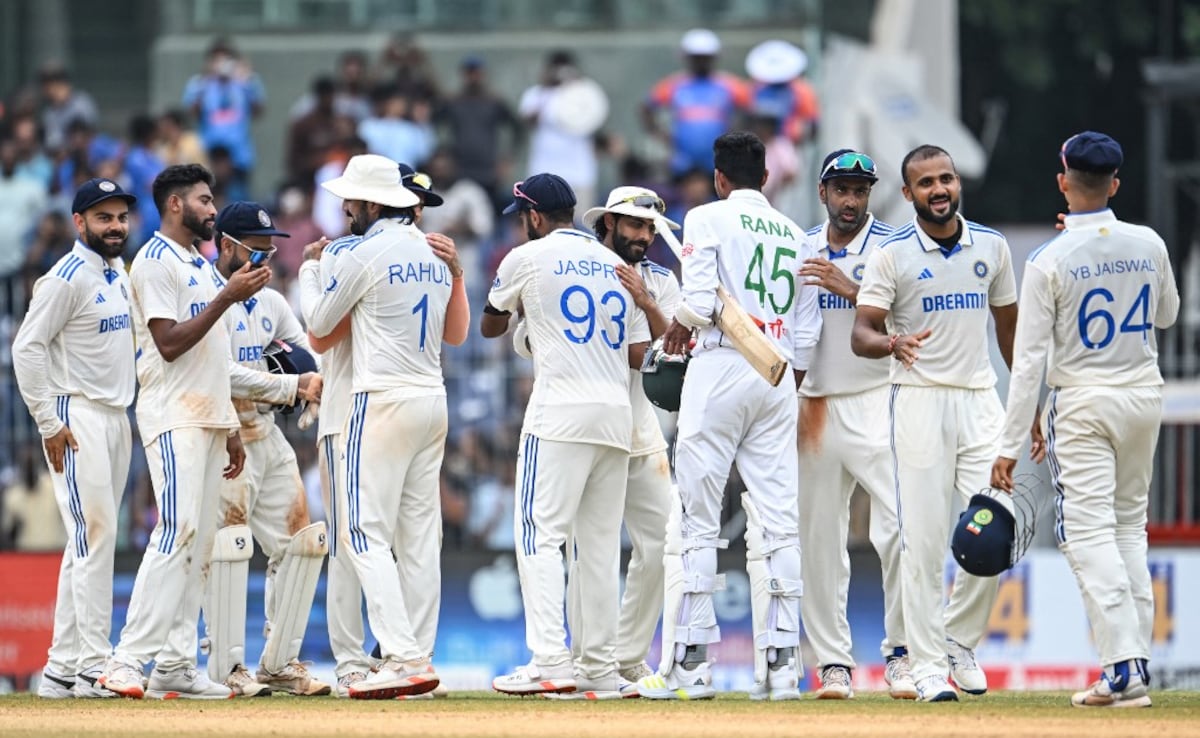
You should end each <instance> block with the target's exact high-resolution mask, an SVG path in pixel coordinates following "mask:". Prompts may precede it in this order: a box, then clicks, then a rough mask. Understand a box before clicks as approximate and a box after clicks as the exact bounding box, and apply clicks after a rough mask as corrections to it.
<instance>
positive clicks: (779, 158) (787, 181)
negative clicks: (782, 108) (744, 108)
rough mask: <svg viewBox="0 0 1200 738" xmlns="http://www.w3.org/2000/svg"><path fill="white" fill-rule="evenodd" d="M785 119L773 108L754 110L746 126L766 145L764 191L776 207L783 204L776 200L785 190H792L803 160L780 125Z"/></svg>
mask: <svg viewBox="0 0 1200 738" xmlns="http://www.w3.org/2000/svg"><path fill="white" fill-rule="evenodd" d="M781 123H782V121H781V120H780V118H779V116H778V115H776V114H775V111H774V110H773V109H768V110H766V111H760V110H757V109H756V110H754V111H753V112H752V113H751V114H750V117H749V121H748V125H747V128H748V129H749V130H750V132H751V133H753V134H754V135H755V136H758V137H759V138H760V139H762V141H763V143H764V144H765V145H766V147H767V159H766V163H767V172H768V173H769V174H768V175H767V182H766V184H764V185H763V188H762V193H763V196H764V197H766V198H767V200H768V201H770V203H771V204H772V205H774V206H775V207H776V208H779V207H781V206H780V203H778V202H776V200H777V199H778V198H779V197H780V195H781V194H782V193H784V192H785V191H786V190H788V189H790V188H791V187H792V185H793V184H794V183H795V181H796V176H797V175H798V174H799V173H800V159H799V157H798V156H797V155H796V144H795V143H793V142H792V140H791V139H790V138H788V137H787V136H785V135H784V133H783V128H782V126H781V125H780V124H781Z"/></svg>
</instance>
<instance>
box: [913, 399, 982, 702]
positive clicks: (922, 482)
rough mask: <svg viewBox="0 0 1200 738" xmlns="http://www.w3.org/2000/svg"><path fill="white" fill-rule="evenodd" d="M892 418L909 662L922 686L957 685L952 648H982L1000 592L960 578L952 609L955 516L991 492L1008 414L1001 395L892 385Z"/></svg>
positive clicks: (975, 579) (974, 579) (963, 576)
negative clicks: (949, 579) (949, 583)
mask: <svg viewBox="0 0 1200 738" xmlns="http://www.w3.org/2000/svg"><path fill="white" fill-rule="evenodd" d="M890 413H891V439H892V461H893V464H894V465H895V485H896V490H897V496H896V499H897V513H898V516H899V519H900V542H901V543H900V545H901V549H900V577H901V584H900V587H901V593H902V594H901V596H902V599H903V604H904V625H905V635H906V637H907V638H908V654H909V661H910V662H911V664H912V671H913V678H914V679H917V680H920V679H922V678H924V677H927V676H933V675H937V674H941V675H942V676H949V674H950V663H949V660H948V659H947V657H946V639H947V638H950V639H953V640H954V641H956V642H958V643H959V644H961V645H963V646H966V647H967V648H975V646H976V644H978V643H979V641H980V640H981V639H982V638H983V636H984V634H985V632H986V630H987V621H988V617H989V616H990V615H991V611H992V604H993V603H994V602H995V600H996V592H997V587H998V586H999V579H997V578H996V577H976V576H973V575H971V574H967V573H966V572H965V571H963V570H962V569H961V568H959V569H957V570H956V572H955V577H954V589H953V591H952V592H951V594H950V601H949V603H947V602H946V598H945V587H944V586H943V575H944V572H945V566H946V556H947V552H948V551H949V549H950V531H951V528H952V523H951V516H952V515H956V514H957V513H958V512H959V511H960V510H961V509H962V508H963V507H965V506H966V503H967V501H968V500H970V499H971V496H972V495H974V494H976V493H977V492H979V491H980V490H982V489H985V488H987V487H988V486H989V484H990V483H991V471H992V463H993V462H994V461H995V460H996V454H997V453H998V448H999V440H1000V430H1001V426H1002V424H1003V422H1004V408H1003V407H1002V406H1001V404H1000V398H999V397H998V396H997V395H996V391H995V389H985V390H970V389H962V388H958V387H913V386H910V385H892V389H891V403H890Z"/></svg>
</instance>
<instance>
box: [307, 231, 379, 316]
mask: <svg viewBox="0 0 1200 738" xmlns="http://www.w3.org/2000/svg"><path fill="white" fill-rule="evenodd" d="M323 271H324V270H323V269H321V267H320V265H319V264H317V263H314V262H312V261H307V262H305V263H304V264H303V265H302V266H301V267H300V306H301V307H300V309H301V311H302V312H303V314H304V320H305V322H307V323H308V329H309V330H310V331H312V332H313V335H314V336H326V335H329V333H330V332H331V331H333V329H334V328H336V327H337V324H338V323H339V322H340V321H341V319H342V318H343V317H345V316H346V315H347V314H348V313H349V312H350V311H351V310H352V309H354V306H355V305H357V304H358V301H359V300H361V299H362V298H363V296H364V295H366V294H367V291H368V290H369V289H370V288H371V268H370V266H369V265H366V264H363V263H362V262H361V261H359V260H358V258H357V257H356V256H355V255H354V252H352V251H346V252H344V253H342V254H341V255H340V256H339V257H338V259H337V260H336V261H335V262H334V264H333V267H332V268H331V269H330V270H329V278H328V280H322V276H323V275H322V272H323ZM322 281H325V284H324V286H322V285H321V282H322Z"/></svg>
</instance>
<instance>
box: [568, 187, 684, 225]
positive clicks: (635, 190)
mask: <svg viewBox="0 0 1200 738" xmlns="http://www.w3.org/2000/svg"><path fill="white" fill-rule="evenodd" d="M666 209H667V208H666V204H665V203H664V202H663V200H662V198H661V197H659V196H658V193H656V192H655V191H654V190H651V189H647V188H645V187H617V188H616V189H614V190H613V191H612V192H610V193H608V202H607V203H605V205H604V207H602V208H600V207H597V208H591V209H589V210H588V211H587V212H586V213H584V214H583V224H584V225H586V226H587V227H588V228H595V227H596V221H598V220H600V218H601V217H602V216H603V215H604V214H605V213H618V214H620V215H629V216H632V217H634V218H645V219H646V220H654V221H658V220H661V221H663V222H664V223H666V224H667V227H669V228H671V229H673V230H676V231H677V230H679V224H678V223H676V222H675V221H673V220H670V219H668V218H667V217H666V216H664V215H663V213H664V212H666Z"/></svg>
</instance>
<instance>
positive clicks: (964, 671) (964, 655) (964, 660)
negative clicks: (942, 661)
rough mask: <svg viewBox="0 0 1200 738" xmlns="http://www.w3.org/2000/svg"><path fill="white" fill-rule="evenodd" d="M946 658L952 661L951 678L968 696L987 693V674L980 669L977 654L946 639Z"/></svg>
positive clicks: (956, 642)
mask: <svg viewBox="0 0 1200 738" xmlns="http://www.w3.org/2000/svg"><path fill="white" fill-rule="evenodd" d="M946 658H948V659H949V660H950V678H951V679H953V680H954V683H955V684H957V685H958V688H959V689H961V690H962V691H964V692H966V693H967V694H985V693H986V692H987V674H984V673H983V669H981V668H979V662H977V661H976V660H975V652H974V651H972V650H971V649H969V648H967V647H966V646H964V645H962V644H961V643H959V642H958V641H955V640H952V639H950V638H947V639H946Z"/></svg>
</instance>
